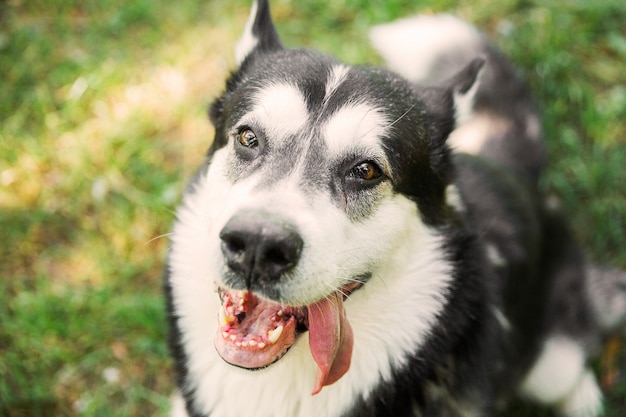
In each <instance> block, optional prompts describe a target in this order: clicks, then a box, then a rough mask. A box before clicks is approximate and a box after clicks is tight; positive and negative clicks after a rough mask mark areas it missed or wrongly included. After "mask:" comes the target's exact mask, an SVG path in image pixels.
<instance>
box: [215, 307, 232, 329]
mask: <svg viewBox="0 0 626 417" xmlns="http://www.w3.org/2000/svg"><path fill="white" fill-rule="evenodd" d="M218 318H219V323H220V326H222V327H223V326H226V325H229V324H230V323H232V322H233V321H235V320H236V317H235V316H231V315H230V314H228V312H227V311H226V309H224V307H222V308H220V311H219V313H218Z"/></svg>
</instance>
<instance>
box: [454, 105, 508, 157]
mask: <svg viewBox="0 0 626 417" xmlns="http://www.w3.org/2000/svg"><path fill="white" fill-rule="evenodd" d="M509 124H510V122H508V121H506V120H504V119H501V118H497V117H495V116H493V115H489V114H484V113H479V114H474V116H473V117H471V118H470V119H469V120H467V121H465V122H464V123H462V124H460V125H459V126H457V128H456V129H455V130H453V131H452V133H451V134H450V136H449V137H448V140H447V143H448V145H449V146H450V148H451V149H452V150H453V151H454V152H457V153H461V152H462V153H468V154H470V155H478V154H480V151H481V149H483V147H484V146H485V145H486V144H487V142H488V141H489V138H493V137H499V136H502V135H503V134H504V133H506V131H507V130H508V129H509Z"/></svg>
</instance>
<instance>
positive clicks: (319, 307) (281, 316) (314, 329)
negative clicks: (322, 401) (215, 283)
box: [215, 281, 363, 394]
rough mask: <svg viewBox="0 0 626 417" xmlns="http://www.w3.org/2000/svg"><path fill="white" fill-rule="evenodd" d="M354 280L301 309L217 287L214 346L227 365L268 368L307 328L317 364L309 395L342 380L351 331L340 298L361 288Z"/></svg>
mask: <svg viewBox="0 0 626 417" xmlns="http://www.w3.org/2000/svg"><path fill="white" fill-rule="evenodd" d="M362 285H363V284H362V282H360V281H357V282H354V283H352V284H350V285H348V286H345V287H343V288H342V289H341V290H339V291H336V292H334V293H332V294H329V295H328V296H327V297H325V298H324V299H322V300H319V301H317V302H315V303H313V304H311V305H308V306H302V307H291V306H284V305H281V304H278V303H275V302H272V301H268V300H266V299H263V298H261V297H258V296H256V295H255V294H254V293H252V292H250V291H234V290H226V289H219V291H218V292H219V295H220V299H221V301H222V307H221V308H220V311H219V314H218V321H219V327H218V330H217V335H216V337H215V347H216V349H217V352H218V353H219V355H220V356H221V357H222V358H223V359H224V360H225V361H226V362H228V363H230V364H232V365H236V366H239V367H242V368H247V369H258V368H264V367H267V366H269V365H271V364H273V363H274V362H276V361H278V360H279V359H280V358H282V357H283V355H285V353H287V351H288V350H289V348H290V347H291V346H292V345H293V344H294V343H295V341H296V338H297V337H298V336H299V335H301V334H302V333H304V332H306V331H308V333H309V345H310V348H311V354H312V356H313V359H314V360H315V362H316V363H317V366H318V373H317V376H316V378H315V382H314V387H313V394H317V393H318V392H320V391H321V389H322V387H324V386H326V385H330V384H332V383H334V382H336V381H337V380H338V379H339V378H341V377H342V376H343V375H344V374H345V373H346V372H347V371H348V369H349V368H350V360H351V357H352V344H353V337H352V329H351V327H350V324H349V323H348V321H347V319H346V314H345V310H344V307H343V302H344V300H345V299H346V298H347V297H348V295H349V294H351V293H352V292H353V291H355V290H357V289H358V288H360V287H361V286H362Z"/></svg>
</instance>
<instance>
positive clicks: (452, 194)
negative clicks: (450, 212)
mask: <svg viewBox="0 0 626 417" xmlns="http://www.w3.org/2000/svg"><path fill="white" fill-rule="evenodd" d="M446 203H448V205H449V206H450V207H452V208H454V209H455V210H456V211H458V212H463V211H465V203H464V202H463V197H462V196H461V193H460V192H459V189H458V187H457V186H456V185H454V184H450V185H448V186H447V187H446Z"/></svg>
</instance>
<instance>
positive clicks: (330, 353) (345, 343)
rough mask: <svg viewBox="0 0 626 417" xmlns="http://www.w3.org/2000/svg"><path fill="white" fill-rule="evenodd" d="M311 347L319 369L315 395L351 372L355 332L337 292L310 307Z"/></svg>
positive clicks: (314, 390)
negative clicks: (349, 370)
mask: <svg viewBox="0 0 626 417" xmlns="http://www.w3.org/2000/svg"><path fill="white" fill-rule="evenodd" d="M308 313H309V345H310V347H311V354H312V355H313V359H314V360H315V362H316V363H317V366H318V367H319V371H318V373H317V376H316V378H315V386H314V387H313V393H312V394H313V395H315V394H317V393H319V392H320V391H321V390H322V387H324V386H326V385H330V384H332V383H334V382H335V381H337V380H338V379H339V378H341V377H342V376H343V374H345V373H346V372H348V369H349V368H350V359H351V358H352V343H353V338H352V328H351V327H350V323H348V320H347V319H346V313H345V311H344V309H343V296H342V295H341V293H339V292H336V293H334V294H331V295H329V296H328V297H327V298H325V299H323V300H321V301H318V302H317V303H315V304H312V305H310V306H309V312H308Z"/></svg>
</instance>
